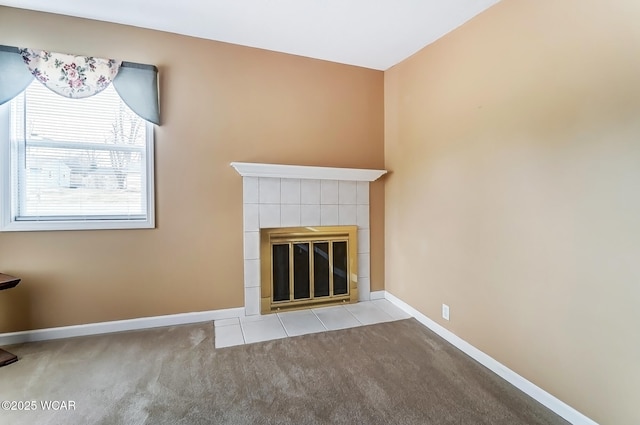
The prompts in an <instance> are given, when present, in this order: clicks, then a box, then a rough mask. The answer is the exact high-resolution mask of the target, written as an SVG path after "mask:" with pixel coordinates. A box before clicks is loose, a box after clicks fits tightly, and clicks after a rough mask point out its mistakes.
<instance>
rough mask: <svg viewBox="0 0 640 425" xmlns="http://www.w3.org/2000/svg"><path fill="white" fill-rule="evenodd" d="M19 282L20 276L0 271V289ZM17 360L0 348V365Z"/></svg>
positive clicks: (14, 356)
mask: <svg viewBox="0 0 640 425" xmlns="http://www.w3.org/2000/svg"><path fill="white" fill-rule="evenodd" d="M18 283H20V278H18V277H15V276H10V275H8V274H2V273H0V291H1V290H3V289H11V288H14V287H15V286H16V285H18ZM17 361H18V356H16V355H15V354H12V353H10V352H8V351H5V350H3V349H2V348H0V367H2V366H6V365H10V364H11V363H15V362H17Z"/></svg>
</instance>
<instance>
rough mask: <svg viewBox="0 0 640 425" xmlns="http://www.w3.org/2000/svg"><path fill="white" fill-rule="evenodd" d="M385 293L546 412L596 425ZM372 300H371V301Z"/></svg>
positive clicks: (582, 424) (573, 422)
mask: <svg viewBox="0 0 640 425" xmlns="http://www.w3.org/2000/svg"><path fill="white" fill-rule="evenodd" d="M379 292H384V295H385V298H386V299H387V300H389V301H390V302H392V303H393V304H395V305H396V306H397V307H399V308H401V309H402V310H404V311H405V312H407V313H408V314H410V315H412V316H413V317H414V318H415V319H416V320H418V321H419V322H420V323H422V324H423V325H425V326H426V327H427V328H429V329H431V330H432V331H433V332H435V333H436V334H438V335H440V336H441V337H442V338H444V339H445V340H447V341H448V342H449V343H450V344H452V345H453V346H455V347H456V348H458V349H459V350H460V351H462V352H463V353H465V354H467V355H468V356H469V357H471V358H472V359H474V360H475V361H477V362H478V363H480V364H481V365H483V366H484V367H486V368H487V369H489V370H491V371H492V372H493V373H495V374H496V375H498V376H500V377H501V378H502V379H504V380H505V381H507V382H509V383H510V384H511V385H513V386H514V387H516V388H518V389H519V390H520V391H522V392H524V393H525V394H527V395H529V396H530V397H531V398H533V399H534V400H537V401H538V402H539V403H541V404H542V405H544V406H546V407H547V408H548V409H549V410H551V411H553V412H555V413H556V414H557V415H559V416H561V417H563V418H564V419H565V420H567V421H569V422H570V423H572V424H574V425H598V423H597V422H595V421H593V420H592V419H590V418H588V417H587V416H585V415H583V414H582V413H580V412H578V411H577V410H575V409H574V408H573V407H571V406H569V405H568V404H566V403H564V402H563V401H561V400H559V399H557V398H556V397H554V396H552V395H551V394H549V393H548V392H546V391H545V390H543V389H542V388H540V387H538V386H537V385H535V384H534V383H532V382H531V381H529V380H527V379H525V378H523V377H522V376H520V375H518V374H517V373H516V372H514V371H512V370H511V369H509V368H508V367H506V366H505V365H503V364H502V363H500V362H499V361H497V360H496V359H494V358H493V357H491V356H489V355H487V354H485V353H484V352H482V351H480V350H478V349H477V348H476V347H474V346H473V345H471V344H469V343H468V342H466V341H465V340H463V339H462V338H460V337H458V336H457V335H456V334H454V333H453V332H451V331H449V330H448V329H446V328H444V327H442V326H440V325H439V324H438V323H436V322H434V321H433V320H431V319H429V318H428V317H427V316H425V315H424V314H422V313H420V312H419V311H418V310H416V309H415V308H413V307H411V306H410V305H409V304H407V303H405V302H404V301H402V300H401V299H400V298H398V297H396V296H395V295H393V294H391V293H389V292H387V291H379ZM372 299H373V298H372Z"/></svg>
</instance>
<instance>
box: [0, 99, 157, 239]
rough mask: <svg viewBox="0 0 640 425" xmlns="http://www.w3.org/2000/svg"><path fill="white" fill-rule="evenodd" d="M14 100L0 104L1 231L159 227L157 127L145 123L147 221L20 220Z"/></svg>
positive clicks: (104, 219)
mask: <svg viewBox="0 0 640 425" xmlns="http://www.w3.org/2000/svg"><path fill="white" fill-rule="evenodd" d="M10 103H11V102H10V101H9V102H6V103H5V104H3V105H0V232H20V231H54V230H103V229H153V228H155V178H154V177H155V170H154V169H155V156H154V154H155V149H154V130H155V126H154V124H152V123H150V122H149V121H145V129H146V139H145V144H146V146H145V159H146V161H145V163H146V166H145V169H146V170H145V171H146V172H145V177H146V206H147V214H146V218H143V219H115V218H108V217H109V215H105V216H104V218H93V219H88V218H83V217H80V218H77V219H75V218H74V219H63V220H60V219H47V218H46V217H40V218H38V219H34V220H16V211H17V205H14V202H13V200H14V199H18V197H17V196H13V195H14V194H16V193H15V192H16V191H17V190H18V188H17V187H18V184H17V182H16V181H14V180H15V179H14V175H15V174H16V172H15V171H14V170H13V164H12V158H13V152H12V149H14V147H13V146H12V143H11V140H10V113H11V112H10V111H11V107H10Z"/></svg>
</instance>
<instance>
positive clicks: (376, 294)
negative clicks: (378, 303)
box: [369, 291, 387, 301]
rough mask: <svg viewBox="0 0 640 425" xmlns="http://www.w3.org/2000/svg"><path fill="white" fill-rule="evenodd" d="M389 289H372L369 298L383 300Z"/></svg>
mask: <svg viewBox="0 0 640 425" xmlns="http://www.w3.org/2000/svg"><path fill="white" fill-rule="evenodd" d="M386 293H387V291H372V292H371V294H370V295H369V299H370V300H371V301H373V300H383V299H384V298H385V294H386Z"/></svg>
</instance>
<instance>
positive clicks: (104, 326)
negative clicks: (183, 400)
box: [0, 307, 244, 345]
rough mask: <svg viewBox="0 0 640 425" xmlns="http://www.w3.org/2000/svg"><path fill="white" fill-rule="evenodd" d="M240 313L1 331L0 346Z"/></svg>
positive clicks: (202, 313) (217, 312) (231, 310)
mask: <svg viewBox="0 0 640 425" xmlns="http://www.w3.org/2000/svg"><path fill="white" fill-rule="evenodd" d="M243 316H244V307H238V308H227V309H222V310H209V311H197V312H193V313H179V314H169V315H165V316H153V317H140V318H137V319H128V320H116V321H112V322H99V323H88V324H86V325H74V326H63V327H59V328H48V329H37V330H33V331H22V332H11V333H5V334H0V345H11V344H21V343H23V342H35V341H46V340H50V339H61V338H72V337H76V336H88V335H99V334H105V333H111V332H122V331H134V330H141V329H150V328H158V327H161V326H174V325H186V324H190V323H199V322H208V321H213V320H219V319H230V318H232V317H243Z"/></svg>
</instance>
